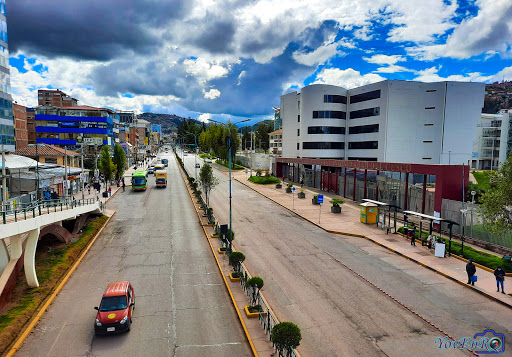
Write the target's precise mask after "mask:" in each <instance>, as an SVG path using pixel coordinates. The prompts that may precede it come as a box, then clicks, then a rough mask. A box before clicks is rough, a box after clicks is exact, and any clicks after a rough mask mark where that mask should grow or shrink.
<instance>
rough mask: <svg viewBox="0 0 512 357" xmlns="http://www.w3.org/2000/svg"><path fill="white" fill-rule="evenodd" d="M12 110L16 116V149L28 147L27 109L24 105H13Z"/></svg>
mask: <svg viewBox="0 0 512 357" xmlns="http://www.w3.org/2000/svg"><path fill="white" fill-rule="evenodd" d="M12 109H13V114H14V135H15V138H16V149H19V148H23V147H25V146H27V145H28V131H27V108H26V107H24V106H23V105H19V104H15V103H13V105H12Z"/></svg>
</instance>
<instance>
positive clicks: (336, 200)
mask: <svg viewBox="0 0 512 357" xmlns="http://www.w3.org/2000/svg"><path fill="white" fill-rule="evenodd" d="M329 202H330V203H331V204H332V206H333V207H339V206H340V205H342V204H344V203H345V200H342V199H341V198H333V199H332V200H330V201H329Z"/></svg>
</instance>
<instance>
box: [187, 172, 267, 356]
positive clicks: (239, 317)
mask: <svg viewBox="0 0 512 357" xmlns="http://www.w3.org/2000/svg"><path fill="white" fill-rule="evenodd" d="M178 167H179V170H180V172H181V177H182V179H183V181H185V177H184V175H183V170H182V168H181V165H180V164H179V163H178ZM190 198H191V199H192V195H190ZM194 209H195V210H196V213H197V215H198V216H199V211H198V210H197V207H196V206H195V205H194ZM198 218H199V221H201V217H198ZM201 227H202V228H203V232H204V235H205V237H206V240H207V241H208V244H209V245H210V249H211V251H212V254H213V257H214V258H215V262H216V263H217V267H218V268H219V272H220V273H221V274H220V275H221V276H222V280H224V285H225V286H226V289H227V290H228V294H229V297H230V298H231V303H232V304H233V307H234V308H235V311H236V314H237V316H238V320H239V321H240V324H241V325H242V329H243V330H244V333H245V336H246V337H247V342H249V346H250V347H251V351H252V353H253V355H254V357H258V352H256V348H255V347H254V344H253V342H252V339H251V336H250V335H249V331H248V330H247V327H246V326H245V322H244V320H243V318H242V315H241V314H240V310H239V309H238V306H237V305H236V301H235V297H234V296H233V293H232V292H231V288H230V287H229V285H228V281H227V280H226V277H225V276H224V273H223V272H222V267H221V265H220V262H219V259H218V258H217V255H216V254H215V249H214V248H213V245H212V242H211V241H210V239H209V238H208V233H207V232H206V228H204V226H203V225H201Z"/></svg>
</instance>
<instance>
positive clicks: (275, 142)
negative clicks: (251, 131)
mask: <svg viewBox="0 0 512 357" xmlns="http://www.w3.org/2000/svg"><path fill="white" fill-rule="evenodd" d="M268 136H269V151H270V153H272V154H274V155H279V156H281V155H282V154H283V129H279V130H276V131H273V132H271V133H270V134H268Z"/></svg>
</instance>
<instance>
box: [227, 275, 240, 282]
mask: <svg viewBox="0 0 512 357" xmlns="http://www.w3.org/2000/svg"><path fill="white" fill-rule="evenodd" d="M229 280H231V281H240V278H233V273H231V274H229Z"/></svg>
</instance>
